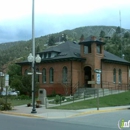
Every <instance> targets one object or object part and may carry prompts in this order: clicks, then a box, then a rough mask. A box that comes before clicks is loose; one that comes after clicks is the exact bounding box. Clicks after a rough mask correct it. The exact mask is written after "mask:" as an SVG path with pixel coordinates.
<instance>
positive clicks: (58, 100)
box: [55, 95, 60, 103]
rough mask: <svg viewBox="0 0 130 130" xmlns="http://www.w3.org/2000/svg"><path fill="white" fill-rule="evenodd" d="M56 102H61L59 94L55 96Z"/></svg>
mask: <svg viewBox="0 0 130 130" xmlns="http://www.w3.org/2000/svg"><path fill="white" fill-rule="evenodd" d="M55 102H56V103H59V102H60V96H59V95H56V97H55Z"/></svg>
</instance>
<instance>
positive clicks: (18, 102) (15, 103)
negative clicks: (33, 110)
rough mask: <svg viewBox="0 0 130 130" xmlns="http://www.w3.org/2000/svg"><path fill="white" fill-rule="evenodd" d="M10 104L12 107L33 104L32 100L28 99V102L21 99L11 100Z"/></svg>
mask: <svg viewBox="0 0 130 130" xmlns="http://www.w3.org/2000/svg"><path fill="white" fill-rule="evenodd" d="M8 102H10V103H11V104H12V106H19V105H24V104H28V103H32V100H31V99H27V100H25V99H24V100H21V99H19V100H18V99H13V100H10V99H8Z"/></svg>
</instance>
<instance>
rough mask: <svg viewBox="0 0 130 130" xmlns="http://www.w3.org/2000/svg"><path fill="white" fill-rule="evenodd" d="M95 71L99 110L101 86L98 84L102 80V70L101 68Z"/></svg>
mask: <svg viewBox="0 0 130 130" xmlns="http://www.w3.org/2000/svg"><path fill="white" fill-rule="evenodd" d="M94 71H95V73H96V83H97V110H99V87H98V85H100V81H101V78H100V74H101V72H102V71H101V70H100V69H95V70H94Z"/></svg>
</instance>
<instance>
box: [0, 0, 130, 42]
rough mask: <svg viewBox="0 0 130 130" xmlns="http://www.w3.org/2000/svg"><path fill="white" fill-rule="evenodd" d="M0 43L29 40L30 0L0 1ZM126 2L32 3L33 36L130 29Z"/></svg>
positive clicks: (46, 0) (43, 0)
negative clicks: (96, 28)
mask: <svg viewBox="0 0 130 130" xmlns="http://www.w3.org/2000/svg"><path fill="white" fill-rule="evenodd" d="M0 2H1V4H0V16H1V17H0V43H1V42H7V41H17V40H27V39H31V33H32V31H31V28H32V25H31V24H32V18H31V17H32V0H11V1H10V0H4V1H3V0H0ZM5 7H6V8H5ZM129 8H130V1H129V0H122V1H119V0H118V1H117V0H109V1H107V2H106V1H104V0H98V1H95V0H91V1H90V0H76V1H74V0H66V1H64V2H63V1H62V2H61V0H55V1H54V0H35V36H36V37H38V36H43V35H47V34H50V33H56V32H60V31H63V30H66V29H73V28H76V27H80V26H93V25H108V26H109V25H110V26H119V25H120V17H119V10H120V11H121V26H122V27H123V28H126V29H130V24H129V23H130V19H129V17H130V12H129Z"/></svg>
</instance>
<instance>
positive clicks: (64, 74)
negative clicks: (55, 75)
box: [62, 67, 68, 83]
mask: <svg viewBox="0 0 130 130" xmlns="http://www.w3.org/2000/svg"><path fill="white" fill-rule="evenodd" d="M67 78H68V77H67V67H63V70H62V81H63V83H66V82H67V80H68V79H67Z"/></svg>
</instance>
